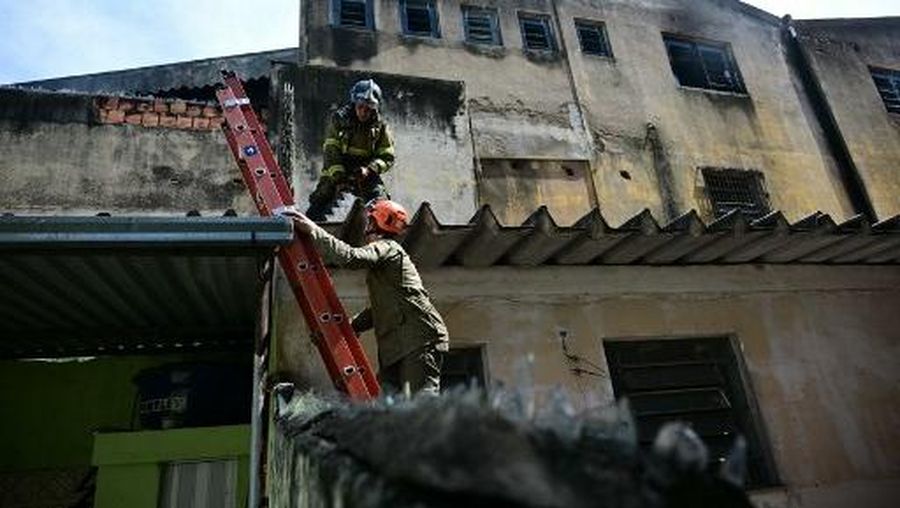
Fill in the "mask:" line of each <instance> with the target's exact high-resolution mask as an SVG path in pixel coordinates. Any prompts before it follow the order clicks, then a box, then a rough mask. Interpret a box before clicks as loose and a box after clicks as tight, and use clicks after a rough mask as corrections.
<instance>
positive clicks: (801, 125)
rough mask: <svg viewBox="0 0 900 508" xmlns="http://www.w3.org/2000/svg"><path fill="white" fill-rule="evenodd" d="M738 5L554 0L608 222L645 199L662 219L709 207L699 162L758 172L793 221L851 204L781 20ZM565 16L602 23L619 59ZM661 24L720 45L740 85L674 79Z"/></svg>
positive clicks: (774, 202)
mask: <svg viewBox="0 0 900 508" xmlns="http://www.w3.org/2000/svg"><path fill="white" fill-rule="evenodd" d="M735 4H736V2H719V1H703V2H697V1H684V0H652V1H646V2H641V3H639V4H636V3H634V2H630V1H623V0H602V1H600V0H593V1H591V0H581V1H574V0H568V1H561V2H559V5H560V8H559V16H560V21H561V24H562V27H563V35H564V36H565V39H566V46H567V47H568V48H569V60H570V62H571V67H572V70H573V74H574V76H575V82H576V84H577V87H578V94H579V97H580V99H581V101H582V102H583V104H584V109H585V111H586V113H585V115H586V117H587V119H588V124H589V125H590V128H591V129H592V135H593V138H594V140H595V142H596V144H597V149H598V155H597V156H596V158H595V161H594V163H595V165H596V168H595V169H596V171H595V175H596V179H597V182H596V186H597V192H598V194H599V201H600V203H601V207H602V208H603V210H604V213H605V214H607V215H608V216H609V217H610V218H612V221H611V222H612V223H616V222H617V220H616V219H625V218H627V217H629V216H631V215H633V214H634V213H635V211H637V210H639V209H640V208H642V207H643V206H645V204H648V203H650V204H652V206H651V209H652V210H653V211H654V212H655V213H657V216H659V217H667V218H672V217H673V215H677V214H680V213H684V212H685V211H686V210H689V209H691V208H696V209H698V210H701V211H702V212H705V214H709V213H711V211H710V210H709V209H708V204H707V199H706V193H705V190H704V188H703V178H702V176H701V175H700V174H699V168H700V167H702V166H714V167H733V168H742V169H755V170H758V171H761V172H762V173H763V175H764V177H765V180H766V185H767V188H768V191H769V194H770V196H769V198H770V204H771V206H772V208H774V209H780V210H782V211H784V212H785V215H787V216H788V217H789V218H791V219H796V218H800V217H802V216H805V215H807V214H809V213H810V212H811V211H815V210H821V211H823V212H826V213H831V214H833V215H834V216H836V217H838V218H845V217H849V216H852V215H853V214H854V212H853V210H852V208H850V206H849V203H848V202H847V199H846V191H845V190H844V189H843V188H842V187H841V183H840V180H839V179H837V177H836V175H835V174H834V173H833V172H832V171H830V170H829V169H828V166H829V164H831V162H830V161H829V157H828V156H827V152H822V151H821V150H820V147H819V144H818V143H817V140H816V136H815V134H816V132H815V130H814V126H811V125H810V123H809V122H810V120H811V118H807V117H806V116H805V115H804V112H803V110H802V103H801V97H799V96H798V93H797V91H796V90H795V87H794V84H793V83H792V76H791V72H790V69H789V68H788V64H787V61H786V59H785V56H784V47H783V45H782V43H781V35H780V27H779V26H778V24H777V20H774V18H773V19H771V20H769V19H765V17H764V16H763V17H760V16H757V15H748V14H747V13H746V12H745V11H743V10H741V9H738V8H736V6H735ZM573 18H586V19H592V20H598V21H604V22H605V23H606V28H607V33H608V36H609V40H610V45H611V47H612V50H613V53H614V55H615V59H603V58H597V57H592V56H590V55H584V54H583V53H582V52H581V51H580V49H579V45H578V37H577V34H576V32H575V26H574V23H573V21H572V20H573ZM663 32H666V33H673V34H677V35H682V36H686V37H691V38H699V39H709V40H714V41H720V42H726V43H728V44H729V45H730V48H731V51H732V53H733V55H734V59H735V61H736V63H737V66H738V68H739V70H740V72H741V75H742V76H743V80H744V83H745V86H746V89H747V94H746V95H743V94H732V93H723V92H715V91H709V90H700V89H692V88H686V87H682V86H680V85H679V84H678V80H677V78H676V77H675V76H674V74H673V73H672V68H671V65H670V62H669V57H668V54H667V51H666V48H665V45H664V43H663V39H662V36H661V34H662V33H663ZM651 124H652V125H653V126H654V127H655V128H653V129H650V128H648V126H649V125H651ZM621 171H627V172H628V176H629V177H630V178H624V177H623V175H621V173H620V172H621ZM707 216H709V215H707Z"/></svg>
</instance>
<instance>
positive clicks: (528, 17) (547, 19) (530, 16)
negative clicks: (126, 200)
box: [516, 11, 559, 53]
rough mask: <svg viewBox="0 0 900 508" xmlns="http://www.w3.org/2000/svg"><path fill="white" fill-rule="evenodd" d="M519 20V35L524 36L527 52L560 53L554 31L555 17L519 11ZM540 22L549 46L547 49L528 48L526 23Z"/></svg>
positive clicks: (524, 46) (523, 40) (542, 13)
mask: <svg viewBox="0 0 900 508" xmlns="http://www.w3.org/2000/svg"><path fill="white" fill-rule="evenodd" d="M516 14H517V18H518V21H519V33H520V35H521V36H522V49H523V50H525V51H527V52H534V53H556V52H558V51H559V43H558V42H557V41H556V35H555V31H554V30H553V22H552V20H553V16H551V15H550V14H548V13H544V12H531V11H518V12H517V13H516ZM526 21H539V22H540V23H541V25H542V26H543V28H544V33H545V35H546V38H547V44H548V46H547V47H546V48H530V47H528V37H527V36H526V35H525V22H526Z"/></svg>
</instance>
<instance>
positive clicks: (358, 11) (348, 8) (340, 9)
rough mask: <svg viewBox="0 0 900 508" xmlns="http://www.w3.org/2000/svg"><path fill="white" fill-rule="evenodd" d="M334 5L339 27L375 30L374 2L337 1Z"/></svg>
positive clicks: (360, 0) (336, 22)
mask: <svg viewBox="0 0 900 508" xmlns="http://www.w3.org/2000/svg"><path fill="white" fill-rule="evenodd" d="M332 5H333V8H334V20H335V24H336V25H337V26H344V27H352V28H368V29H372V28H374V25H375V23H374V15H373V12H372V0H335V1H334V4H332Z"/></svg>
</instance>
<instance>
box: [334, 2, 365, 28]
mask: <svg viewBox="0 0 900 508" xmlns="http://www.w3.org/2000/svg"><path fill="white" fill-rule="evenodd" d="M344 2H352V3H361V4H364V6H365V10H366V26H358V25H345V24H342V22H341V21H342V19H341V8H342V7H343V5H344ZM374 9H375V8H374V5H373V0H332V2H331V21H332V22H331V24H332V26H333V27H336V28H347V29H350V30H368V31H374V30H375V10H374Z"/></svg>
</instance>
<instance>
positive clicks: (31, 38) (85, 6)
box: [0, 0, 900, 84]
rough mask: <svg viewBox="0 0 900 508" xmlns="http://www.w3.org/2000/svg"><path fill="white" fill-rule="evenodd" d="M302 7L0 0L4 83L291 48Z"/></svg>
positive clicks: (878, 12) (273, 1)
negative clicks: (299, 8)
mask: <svg viewBox="0 0 900 508" xmlns="http://www.w3.org/2000/svg"><path fill="white" fill-rule="evenodd" d="M310 1H321V2H324V1H327V0H310ZM747 3H750V4H751V5H755V6H756V7H759V8H762V9H764V10H767V11H769V12H771V13H773V14H776V15H779V16H781V15H783V14H787V13H790V14H791V15H792V16H793V17H794V18H798V19H802V18H830V17H869V16H900V2H898V1H897V0H749V1H748V2H747ZM298 6H299V0H243V1H239V0H0V34H3V42H2V44H0V84H7V83H15V82H21V81H28V80H34V79H46V78H53V77H62V76H70V75H75V74H87V73H91V72H103V71H110V70H118V69H127V68H133V67H141V66H145V65H156V64H164V63H171V62H179V61H184V60H194V59H199V58H210V57H217V56H225V55H236V54H241V53H251V52H254V51H265V50H270V49H281V48H289V47H293V46H296V44H297V33H298V23H299V14H298Z"/></svg>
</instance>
